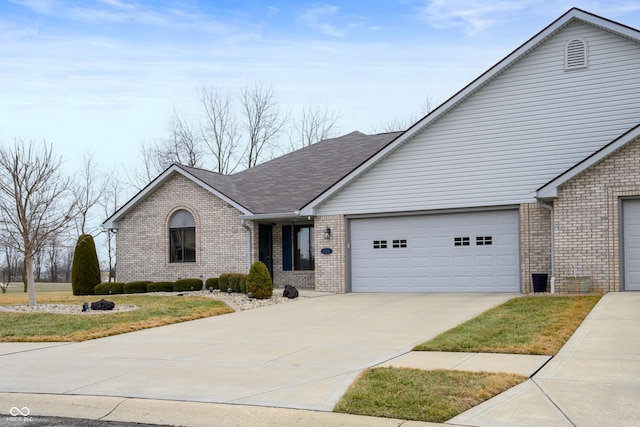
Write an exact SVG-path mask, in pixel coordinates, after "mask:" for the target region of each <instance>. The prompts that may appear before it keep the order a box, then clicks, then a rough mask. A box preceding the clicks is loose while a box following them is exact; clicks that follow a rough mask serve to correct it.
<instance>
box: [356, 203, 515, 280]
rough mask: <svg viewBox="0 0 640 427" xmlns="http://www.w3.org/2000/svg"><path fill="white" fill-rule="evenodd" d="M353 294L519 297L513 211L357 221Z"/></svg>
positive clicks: (360, 219) (361, 219) (363, 219)
mask: <svg viewBox="0 0 640 427" xmlns="http://www.w3.org/2000/svg"><path fill="white" fill-rule="evenodd" d="M349 225H350V232H351V290H352V291H353V292H519V291H520V279H519V276H520V275H519V272H520V268H519V237H518V236H519V231H518V211H517V210H501V211H480V212H465V213H448V214H434V215H419V216H396V217H377V218H357V219H351V220H350V221H349Z"/></svg>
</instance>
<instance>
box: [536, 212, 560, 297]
mask: <svg viewBox="0 0 640 427" xmlns="http://www.w3.org/2000/svg"><path fill="white" fill-rule="evenodd" d="M538 204H539V205H540V206H542V207H543V208H545V209H549V214H550V216H551V293H552V294H553V293H555V291H556V244H555V236H554V232H553V222H554V219H553V218H554V210H553V206H552V205H547V204H546V203H543V202H541V201H538Z"/></svg>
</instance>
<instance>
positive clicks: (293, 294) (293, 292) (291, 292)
mask: <svg viewBox="0 0 640 427" xmlns="http://www.w3.org/2000/svg"><path fill="white" fill-rule="evenodd" d="M282 296H283V297H286V298H289V299H294V298H298V289H296V287H295V286H291V285H284V292H283V293H282Z"/></svg>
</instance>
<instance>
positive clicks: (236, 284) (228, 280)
mask: <svg viewBox="0 0 640 427" xmlns="http://www.w3.org/2000/svg"><path fill="white" fill-rule="evenodd" d="M246 281H247V275H246V274H242V273H224V274H221V275H220V277H219V279H218V286H219V287H220V290H221V291H224V292H226V291H227V289H229V288H231V290H232V291H233V292H241V293H247V284H246Z"/></svg>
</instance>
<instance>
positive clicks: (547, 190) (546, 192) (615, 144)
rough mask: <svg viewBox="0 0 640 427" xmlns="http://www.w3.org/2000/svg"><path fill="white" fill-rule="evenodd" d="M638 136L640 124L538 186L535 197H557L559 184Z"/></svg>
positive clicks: (639, 134)
mask: <svg viewBox="0 0 640 427" xmlns="http://www.w3.org/2000/svg"><path fill="white" fill-rule="evenodd" d="M638 137H640V124H638V125H637V126H635V127H633V128H632V129H630V130H628V131H627V132H625V133H624V134H622V135H620V136H619V137H618V138H616V139H614V140H613V141H611V142H610V143H609V144H607V145H605V146H604V147H602V148H601V149H600V150H598V151H596V152H595V153H593V154H592V155H590V156H589V157H587V158H586V159H584V160H582V161H581V162H579V163H578V164H576V165H574V166H573V167H571V168H570V169H568V170H566V171H565V172H563V173H562V174H560V175H559V176H557V177H555V178H554V179H552V180H551V181H549V182H548V183H546V184H545V185H544V186H542V187H540V188H539V189H538V191H537V193H536V197H537V198H539V199H550V198H554V197H557V196H558V188H560V186H562V185H563V184H564V183H566V182H567V181H569V180H570V179H571V178H573V177H574V176H576V175H578V174H579V173H581V172H583V171H585V170H586V169H588V168H589V167H591V166H593V165H595V164H596V163H598V162H599V161H601V160H603V159H604V158H605V157H607V156H609V155H610V154H612V153H614V152H616V151H618V150H619V149H620V148H622V147H624V146H625V145H626V144H628V143H629V142H631V141H634V140H636V139H637V138H638Z"/></svg>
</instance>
